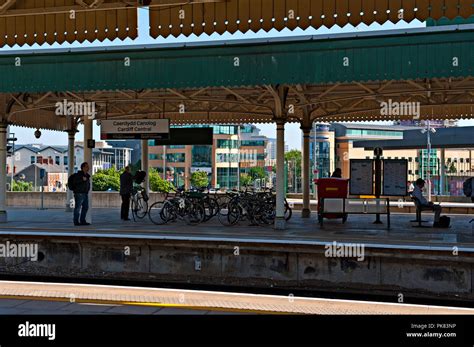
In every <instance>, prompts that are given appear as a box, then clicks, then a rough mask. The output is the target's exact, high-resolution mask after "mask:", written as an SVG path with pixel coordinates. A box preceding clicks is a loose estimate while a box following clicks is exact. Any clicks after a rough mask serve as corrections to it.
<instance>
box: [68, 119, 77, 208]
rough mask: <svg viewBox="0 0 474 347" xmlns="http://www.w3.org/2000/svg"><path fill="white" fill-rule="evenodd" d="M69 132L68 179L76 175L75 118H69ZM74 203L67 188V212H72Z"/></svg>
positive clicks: (72, 196)
mask: <svg viewBox="0 0 474 347" xmlns="http://www.w3.org/2000/svg"><path fill="white" fill-rule="evenodd" d="M69 122H70V123H69V130H68V131H67V135H68V136H67V177H69V176H71V175H72V174H73V173H74V142H75V136H76V132H77V128H76V122H75V120H74V118H73V117H70V118H69ZM73 203H74V194H73V192H72V190H70V189H69V187H68V188H67V191H66V212H72V211H73V210H74V208H73V206H74V205H73Z"/></svg>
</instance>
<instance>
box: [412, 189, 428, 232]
mask: <svg viewBox="0 0 474 347" xmlns="http://www.w3.org/2000/svg"><path fill="white" fill-rule="evenodd" d="M410 197H411V199H412V200H413V203H414V204H415V208H416V219H415V220H411V221H410V222H412V223H418V224H417V225H412V227H413V228H431V226H429V225H423V223H426V222H428V221H426V220H422V219H421V213H422V212H423V211H433V209H432V208H430V207H428V206H424V205H422V204H421V202H420V200H419V199H418V198H417V197H415V196H413V195H410Z"/></svg>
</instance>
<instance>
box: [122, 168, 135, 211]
mask: <svg viewBox="0 0 474 347" xmlns="http://www.w3.org/2000/svg"><path fill="white" fill-rule="evenodd" d="M132 191H133V176H132V174H131V173H130V167H129V166H126V167H125V171H124V172H123V173H122V174H121V175H120V196H121V197H122V207H121V209H120V218H121V219H122V220H130V218H128V211H129V210H130V196H131V195H132Z"/></svg>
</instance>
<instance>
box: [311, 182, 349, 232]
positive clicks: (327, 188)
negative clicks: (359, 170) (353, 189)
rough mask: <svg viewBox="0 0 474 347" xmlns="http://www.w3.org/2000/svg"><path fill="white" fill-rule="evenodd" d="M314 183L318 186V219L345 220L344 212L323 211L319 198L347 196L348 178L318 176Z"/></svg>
mask: <svg viewBox="0 0 474 347" xmlns="http://www.w3.org/2000/svg"><path fill="white" fill-rule="evenodd" d="M314 183H316V184H317V186H318V220H319V221H320V222H321V221H322V219H323V218H328V219H337V218H342V222H343V223H345V222H346V220H347V214H346V213H323V211H322V203H321V200H322V199H324V198H347V196H348V190H349V189H348V186H349V184H348V183H349V180H348V179H346V178H319V179H315V180H314Z"/></svg>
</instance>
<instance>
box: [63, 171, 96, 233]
mask: <svg viewBox="0 0 474 347" xmlns="http://www.w3.org/2000/svg"><path fill="white" fill-rule="evenodd" d="M90 179H91V176H90V175H89V164H88V163H85V162H84V163H82V164H81V170H80V171H78V172H77V173H75V174H74V175H72V176H71V177H70V179H69V180H68V182H70V183H71V184H72V187H71V184H70V185H69V188H70V189H71V190H72V191H73V192H74V203H75V205H74V225H90V223H87V222H86V215H87V211H88V210H89V196H88V194H89V190H90V184H91V181H90ZM79 212H80V216H79Z"/></svg>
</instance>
